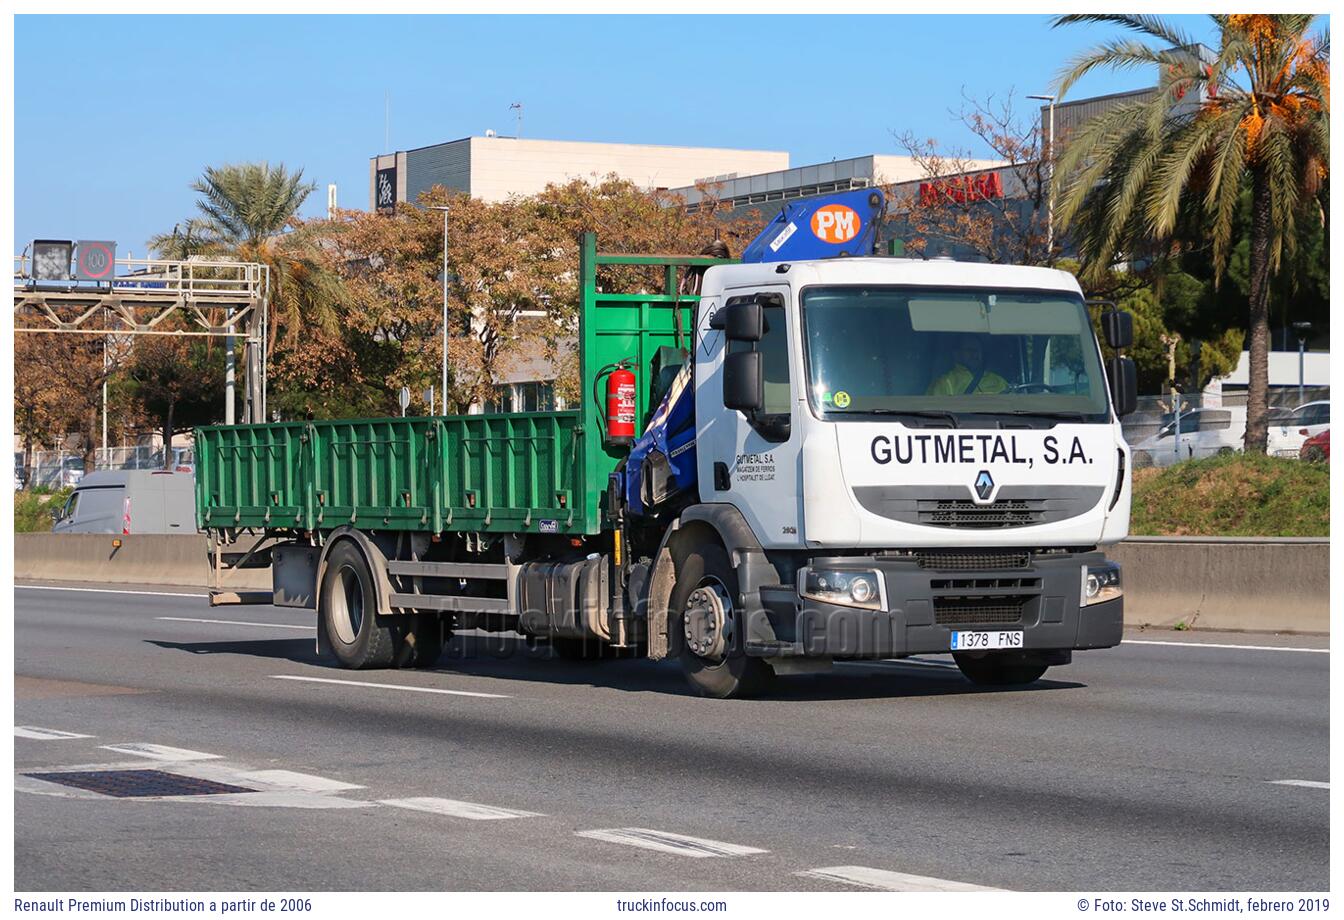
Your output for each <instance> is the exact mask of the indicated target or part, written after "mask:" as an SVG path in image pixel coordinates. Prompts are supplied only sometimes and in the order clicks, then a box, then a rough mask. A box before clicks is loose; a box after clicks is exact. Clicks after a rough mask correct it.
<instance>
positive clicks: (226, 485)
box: [196, 422, 309, 529]
mask: <svg viewBox="0 0 1344 920" xmlns="http://www.w3.org/2000/svg"><path fill="white" fill-rule="evenodd" d="M305 428H306V426H305V425H304V423H302V422H288V423H283V424H277V425H230V426H216V427H211V428H199V429H197V431H196V525H197V526H198V527H200V528H202V529H204V528H207V527H211V528H216V527H298V528H304V529H306V528H307V527H308V526H309V524H308V508H307V506H306V503H305V496H306V494H307V479H306V477H307V475H308V473H307V467H308V464H306V463H305V462H304V461H305V459H306V457H307V453H308V445H307V439H306V437H305Z"/></svg>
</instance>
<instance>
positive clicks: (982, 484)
mask: <svg viewBox="0 0 1344 920" xmlns="http://www.w3.org/2000/svg"><path fill="white" fill-rule="evenodd" d="M993 492H994V477H993V476H991V475H989V470H981V471H980V475H978V476H976V477H975V494H976V495H978V496H980V500H981V501H982V502H987V501H989V496H990V495H991V494H993Z"/></svg>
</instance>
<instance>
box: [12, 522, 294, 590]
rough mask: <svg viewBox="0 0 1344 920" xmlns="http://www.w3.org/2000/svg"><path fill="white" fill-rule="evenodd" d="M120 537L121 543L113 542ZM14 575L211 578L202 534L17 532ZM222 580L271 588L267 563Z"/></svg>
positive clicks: (151, 580) (193, 582)
mask: <svg viewBox="0 0 1344 920" xmlns="http://www.w3.org/2000/svg"><path fill="white" fill-rule="evenodd" d="M113 540H120V541H121V546H119V547H116V546H113V545H112V541H113ZM14 577H15V578H18V579H33V580H41V581H45V580H56V581H92V582H107V583H111V584H145V585H187V586H198V587H207V586H209V585H210V584H211V567H210V561H209V557H208V553H207V545H206V539H205V537H204V536H203V535H199V534H128V535H126V536H117V535H115V534H101V533H71V534H52V533H19V534H15V535H14ZM225 585H226V586H228V587H230V588H251V589H256V588H269V587H270V586H271V572H270V569H241V570H239V571H237V572H234V573H233V574H232V575H231V576H230V577H229V578H228V580H227V581H226V582H225Z"/></svg>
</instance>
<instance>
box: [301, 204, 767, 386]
mask: <svg viewBox="0 0 1344 920" xmlns="http://www.w3.org/2000/svg"><path fill="white" fill-rule="evenodd" d="M419 205H420V206H419V207H416V206H405V205H403V206H400V207H398V209H397V210H396V212H395V213H394V214H390V215H388V214H376V213H367V212H362V211H347V212H340V213H339V214H338V215H337V216H336V219H335V220H332V221H325V222H313V223H312V224H309V225H306V226H305V227H304V228H303V229H304V230H306V231H308V232H310V233H311V234H312V235H313V236H314V237H316V238H318V239H320V241H321V244H320V248H321V251H322V252H323V253H325V255H326V258H327V259H328V264H329V267H330V269H331V270H332V271H333V272H336V273H338V274H339V275H340V277H341V279H342V281H343V289H344V294H345V299H344V303H343V306H342V311H343V317H342V321H341V328H342V330H343V335H344V337H345V341H346V342H347V343H349V353H350V354H351V355H352V357H353V360H352V361H351V363H349V364H348V365H346V366H345V368H344V369H343V373H345V374H348V375H352V376H355V377H358V378H359V379H362V380H365V381H367V382H368V383H369V384H370V385H374V386H379V387H381V388H382V389H383V391H384V392H387V393H389V394H391V393H394V392H395V390H396V389H397V388H399V387H401V386H408V387H410V388H411V390H412V392H413V393H415V394H417V395H418V394H419V393H420V392H421V390H423V389H424V388H425V387H428V386H431V385H433V386H435V387H436V388H438V386H439V379H440V367H441V361H442V354H443V346H442V329H443V324H442V271H443V255H444V253H443V242H442V241H443V234H444V230H443V221H444V216H443V212H441V211H437V210H433V208H434V207H437V206H447V208H448V211H447V221H448V231H447V238H448V254H447V255H448V303H449V321H448V333H449V337H448V366H449V386H448V400H447V405H448V408H449V409H450V410H451V411H457V412H461V411H466V409H467V408H468V407H469V406H471V405H473V404H481V403H484V402H487V401H489V399H490V398H491V397H492V396H493V395H494V392H495V389H496V386H497V384H498V383H499V381H500V380H501V379H502V376H503V372H504V369H505V368H506V366H507V365H508V364H509V362H510V361H511V360H513V359H514V358H516V357H537V356H538V355H542V356H544V357H546V358H548V359H549V360H550V362H551V364H552V366H553V367H555V369H556V371H557V379H556V386H557V390H558V392H559V393H560V395H562V396H564V397H565V398H567V399H570V400H573V399H575V398H577V397H578V382H577V373H578V365H577V362H576V361H575V360H574V357H575V348H574V345H575V336H576V334H577V331H578V304H579V290H578V268H579V264H578V263H579V238H580V235H581V234H582V233H584V232H586V231H593V232H595V233H597V235H598V239H599V244H600V246H601V248H602V249H603V250H604V251H623V252H641V253H656V252H680V253H696V252H699V251H700V249H701V248H703V247H704V246H705V244H706V243H708V242H710V241H711V240H713V239H714V238H715V236H716V235H722V236H723V237H724V238H725V240H727V241H728V242H729V245H730V248H732V250H733V251H734V252H740V251H741V248H742V246H744V245H745V242H746V241H748V240H749V239H750V238H751V236H752V235H754V233H755V232H756V231H757V230H758V229H759V224H760V221H759V216H758V215H752V214H749V215H746V216H737V217H734V216H731V215H724V214H722V213H718V209H717V206H716V203H715V202H714V200H713V198H712V196H711V197H710V198H709V199H708V200H707V201H706V202H705V204H704V205H703V206H702V207H701V208H700V209H699V210H698V211H695V212H691V211H690V210H689V209H687V208H686V207H685V203H684V202H682V201H678V200H673V199H672V198H670V197H668V196H667V195H666V193H660V192H651V191H646V190H643V189H640V188H639V187H637V186H636V185H634V184H633V183H631V182H628V181H626V180H621V179H616V178H613V177H608V178H606V179H600V180H596V181H592V182H589V181H583V180H575V181H572V182H568V183H565V184H562V185H552V186H548V187H547V188H546V189H545V190H543V191H542V192H541V193H539V194H537V195H534V196H518V197H515V198H512V199H509V200H507V201H503V202H486V201H481V200H479V199H474V198H470V197H467V196H465V195H461V194H450V193H448V192H446V191H445V190H444V189H442V188H439V187H436V188H434V189H431V190H429V191H428V192H426V193H424V194H423V195H422V196H421V199H420V201H419ZM599 283H603V284H608V285H614V284H621V285H626V286H632V287H631V289H633V290H638V289H640V288H641V287H643V289H647V290H660V289H661V285H662V284H663V279H662V277H661V275H660V274H659V273H657V272H653V273H649V272H648V271H647V270H643V269H637V268H631V269H628V270H621V271H620V276H619V277H617V276H616V274H614V273H613V274H609V275H604V276H603V277H602V278H600V279H599ZM352 336H356V337H358V339H359V341H358V343H353V342H352ZM370 359H373V360H370Z"/></svg>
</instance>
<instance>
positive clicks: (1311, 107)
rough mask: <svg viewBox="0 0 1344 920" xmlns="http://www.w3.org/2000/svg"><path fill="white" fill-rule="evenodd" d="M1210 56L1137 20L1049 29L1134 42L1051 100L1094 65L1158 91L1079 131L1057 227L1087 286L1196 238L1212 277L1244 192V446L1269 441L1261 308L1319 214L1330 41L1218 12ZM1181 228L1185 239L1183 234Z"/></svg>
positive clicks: (1083, 67)
mask: <svg viewBox="0 0 1344 920" xmlns="http://www.w3.org/2000/svg"><path fill="white" fill-rule="evenodd" d="M1212 20H1213V24H1214V26H1215V27H1216V29H1217V32H1218V47H1217V48H1216V49H1215V51H1214V54H1213V57H1212V59H1211V60H1209V61H1205V60H1204V59H1203V58H1202V57H1201V56H1200V55H1199V54H1197V53H1195V51H1194V48H1195V45H1194V42H1193V40H1192V39H1191V38H1190V37H1189V36H1187V35H1186V34H1185V33H1184V32H1182V31H1181V30H1180V29H1178V28H1177V27H1176V26H1175V25H1173V24H1171V23H1169V22H1166V21H1164V20H1162V19H1161V18H1158V17H1154V16H1147V15H1113V14H1082V15H1071V16H1062V17H1060V18H1059V19H1057V20H1056V24H1067V23H1076V22H1084V23H1103V24H1111V25H1116V26H1119V27H1121V28H1123V29H1125V30H1127V31H1129V32H1132V33H1135V34H1136V35H1137V36H1139V38H1138V39H1137V40H1136V39H1114V40H1111V41H1107V42H1104V43H1102V44H1100V45H1098V46H1097V47H1096V48H1094V49H1092V50H1090V51H1088V52H1086V53H1084V54H1083V55H1081V56H1080V57H1078V58H1077V59H1076V60H1074V61H1072V62H1071V63H1070V64H1069V65H1068V66H1067V68H1066V69H1065V71H1064V73H1063V74H1062V76H1061V77H1060V80H1059V88H1058V91H1059V94H1060V96H1063V95H1064V94H1065V93H1066V92H1067V91H1068V90H1069V88H1070V87H1072V86H1073V85H1074V84H1075V83H1076V82H1077V81H1078V80H1080V79H1082V78H1083V77H1084V76H1086V75H1087V74H1089V73H1091V72H1093V71H1095V70H1098V69H1103V68H1109V69H1116V70H1129V69H1134V68H1139V67H1142V68H1156V69H1157V71H1158V73H1159V75H1160V79H1159V83H1158V87H1157V91H1156V92H1155V93H1153V94H1150V95H1148V96H1144V97H1136V99H1135V100H1134V101H1131V102H1126V103H1122V104H1120V105H1117V106H1115V107H1113V108H1111V109H1109V110H1107V111H1105V112H1103V113H1101V114H1100V115H1098V116H1096V117H1095V118H1094V119H1092V120H1091V121H1090V122H1088V123H1087V124H1085V125H1083V126H1082V127H1081V128H1079V129H1078V130H1077V131H1076V132H1075V133H1074V134H1073V136H1072V137H1071V138H1070V140H1069V144H1068V147H1067V149H1066V150H1065V151H1064V153H1063V155H1062V157H1061V159H1060V163H1059V171H1058V181H1059V190H1060V206H1059V208H1058V212H1057V216H1058V218H1059V220H1060V221H1061V222H1062V223H1064V224H1067V225H1070V226H1071V227H1072V228H1073V229H1074V234H1075V237H1076V243H1077V246H1078V250H1079V253H1080V255H1081V256H1082V259H1083V274H1084V278H1095V277H1098V276H1100V275H1102V274H1104V273H1105V272H1107V271H1108V270H1109V269H1110V268H1111V267H1112V265H1113V264H1115V263H1116V262H1117V261H1123V260H1125V259H1126V258H1127V257H1128V256H1129V254H1131V253H1133V252H1135V251H1142V250H1143V249H1145V248H1147V247H1148V246H1149V245H1150V244H1151V243H1152V242H1153V241H1159V242H1163V241H1172V240H1175V239H1176V238H1178V236H1186V237H1193V238H1194V239H1193V243H1192V245H1195V246H1207V248H1208V250H1209V251H1210V255H1211V258H1212V260H1213V265H1214V269H1215V272H1216V273H1217V274H1218V275H1221V274H1222V273H1223V272H1224V270H1225V269H1226V267H1227V263H1228V260H1229V257H1230V256H1231V254H1232V252H1233V250H1234V247H1235V245H1236V242H1237V240H1236V239H1235V236H1234V229H1233V228H1234V224H1235V219H1236V214H1237V209H1238V204H1239V201H1240V199H1241V195H1242V191H1243V189H1244V188H1245V187H1246V185H1249V186H1250V191H1251V220H1250V231H1249V233H1250V250H1249V262H1250V265H1249V274H1250V285H1249V287H1250V292H1249V309H1248V320H1249V332H1250V336H1249V338H1250V346H1249V351H1250V385H1249V388H1248V393H1247V424H1246V441H1245V446H1246V449H1247V450H1248V451H1252V450H1253V451H1258V452H1261V453H1263V452H1264V450H1265V444H1266V439H1267V433H1268V428H1267V412H1266V409H1267V397H1268V384H1269V344H1270V342H1269V297H1270V284H1271V280H1272V278H1273V276H1274V274H1275V273H1276V272H1277V271H1278V270H1279V267H1280V265H1281V264H1282V263H1283V258H1284V255H1285V253H1292V252H1293V251H1294V250H1295V248H1296V244H1297V240H1298V236H1299V226H1300V225H1301V224H1302V223H1303V222H1307V221H1315V222H1321V221H1323V220H1324V219H1325V215H1326V212H1327V208H1328V197H1327V185H1326V179H1327V164H1328V160H1329V120H1330V94H1329V93H1330V82H1329V80H1330V78H1329V40H1328V38H1327V37H1325V36H1324V35H1312V34H1310V30H1311V28H1312V22H1313V17H1312V16H1310V15H1305V14H1302V15H1297V14H1275V15H1270V14H1236V15H1215V16H1213V17H1212ZM1183 224H1184V233H1182V232H1181V231H1182V225H1183Z"/></svg>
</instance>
